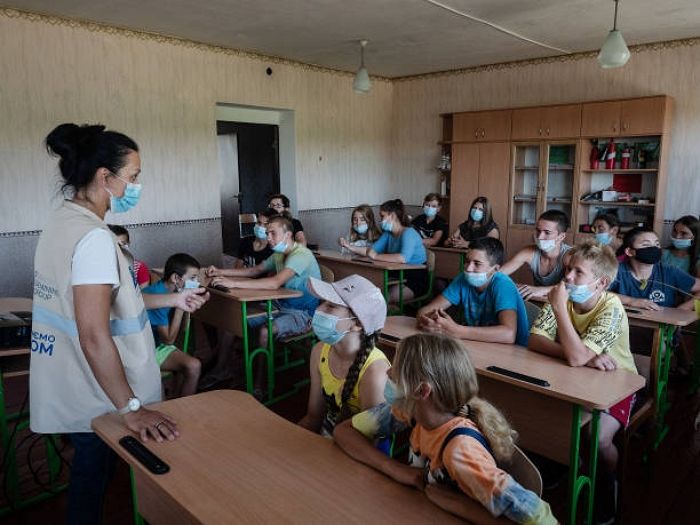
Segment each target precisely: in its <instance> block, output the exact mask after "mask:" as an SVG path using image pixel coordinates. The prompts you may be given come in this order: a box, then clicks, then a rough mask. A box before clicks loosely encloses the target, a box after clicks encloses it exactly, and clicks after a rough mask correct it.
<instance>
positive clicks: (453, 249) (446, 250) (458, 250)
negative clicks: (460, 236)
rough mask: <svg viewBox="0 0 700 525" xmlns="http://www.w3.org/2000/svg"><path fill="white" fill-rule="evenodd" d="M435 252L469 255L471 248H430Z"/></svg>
mask: <svg viewBox="0 0 700 525" xmlns="http://www.w3.org/2000/svg"><path fill="white" fill-rule="evenodd" d="M428 249H429V250H432V251H434V252H448V253H467V252H468V251H469V248H453V247H451V246H431V247H430V248H428Z"/></svg>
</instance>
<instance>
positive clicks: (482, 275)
mask: <svg viewBox="0 0 700 525" xmlns="http://www.w3.org/2000/svg"><path fill="white" fill-rule="evenodd" d="M464 276H465V277H466V278H467V282H468V283H469V285H470V286H473V287H474V288H481V287H482V286H484V285H485V284H486V283H488V282H489V280H490V279H491V278H490V277H489V273H488V272H464Z"/></svg>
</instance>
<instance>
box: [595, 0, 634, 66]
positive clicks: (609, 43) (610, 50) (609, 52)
mask: <svg viewBox="0 0 700 525" xmlns="http://www.w3.org/2000/svg"><path fill="white" fill-rule="evenodd" d="M614 2H615V18H614V21H613V28H612V30H611V31H610V33H608V37H607V38H606V39H605V43H603V47H601V48H600V53H598V64H600V67H602V68H603V69H612V68H615V67H622V66H624V65H625V64H626V63H627V61H628V60H629V59H630V50H629V49H628V48H627V44H626V43H625V39H624V38H623V37H622V33H621V32H620V31H619V30H618V29H617V6H618V2H619V0H614Z"/></svg>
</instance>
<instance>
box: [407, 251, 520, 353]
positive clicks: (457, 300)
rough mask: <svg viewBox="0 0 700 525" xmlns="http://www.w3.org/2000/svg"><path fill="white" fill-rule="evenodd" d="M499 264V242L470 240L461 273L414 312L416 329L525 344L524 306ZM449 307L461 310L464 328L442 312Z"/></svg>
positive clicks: (501, 254) (479, 339) (500, 252)
mask: <svg viewBox="0 0 700 525" xmlns="http://www.w3.org/2000/svg"><path fill="white" fill-rule="evenodd" d="M501 264H503V244H501V241H499V240H498V239H494V238H492V237H482V238H481V239H477V240H475V241H472V243H471V248H469V251H468V252H467V255H466V260H465V262H464V272H462V273H461V274H460V275H458V276H457V277H456V278H455V279H454V280H453V281H452V282H451V283H450V285H449V286H448V287H447V288H446V289H445V290H444V291H443V292H442V294H440V295H438V296H437V297H436V298H435V299H433V300H432V302H430V303H429V304H427V305H426V306H424V307H423V308H421V309H420V310H418V315H417V316H416V320H417V322H418V326H419V327H420V328H421V329H423V330H427V331H429V332H433V331H434V332H444V333H446V334H449V335H451V336H453V337H458V338H460V339H472V340H475V341H489V342H493V343H509V344H512V343H516V344H519V345H527V337H528V322H527V312H526V310H525V303H523V299H522V297H520V294H519V293H518V289H517V287H516V286H515V283H514V282H513V281H512V280H511V278H510V277H508V276H507V275H504V274H502V273H501V272H499V271H498V269H499V268H500V266H501ZM452 305H453V306H461V307H462V308H464V319H465V326H462V325H460V324H457V323H456V322H455V321H454V320H453V319H452V318H451V317H450V316H449V315H448V314H447V313H446V312H445V310H446V309H447V308H448V307H450V306H452Z"/></svg>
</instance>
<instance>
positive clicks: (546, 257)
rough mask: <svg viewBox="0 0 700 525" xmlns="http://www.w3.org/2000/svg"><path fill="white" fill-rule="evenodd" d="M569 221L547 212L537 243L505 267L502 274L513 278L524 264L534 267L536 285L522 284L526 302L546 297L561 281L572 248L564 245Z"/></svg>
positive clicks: (540, 223)
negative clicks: (513, 274)
mask: <svg viewBox="0 0 700 525" xmlns="http://www.w3.org/2000/svg"><path fill="white" fill-rule="evenodd" d="M568 229H569V218H568V217H567V216H566V214H565V213H563V212H560V211H558V210H547V211H546V212H544V213H543V214H542V215H540V216H539V218H538V219H537V224H536V225H535V244H533V245H530V246H526V247H525V248H523V249H522V250H520V251H519V252H518V253H516V254H515V256H514V257H513V258H512V259H511V260H509V261H508V262H506V263H505V264H504V265H503V266H502V267H501V272H503V273H504V274H506V275H511V274H512V273H513V272H515V271H516V270H518V269H519V268H520V267H521V266H523V265H524V264H528V265H530V269H531V270H532V281H533V282H534V285H533V286H531V285H527V284H523V285H519V286H518V290H519V291H520V294H521V295H522V296H523V299H529V298H530V297H545V296H546V295H547V294H548V293H549V291H550V290H551V289H552V286H554V285H555V284H557V283H558V282H559V281H561V279H562V277H563V275H564V266H565V265H566V264H567V263H568V254H567V252H568V251H569V249H571V246H569V245H568V244H566V243H565V242H564V239H565V237H566V230H568Z"/></svg>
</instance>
